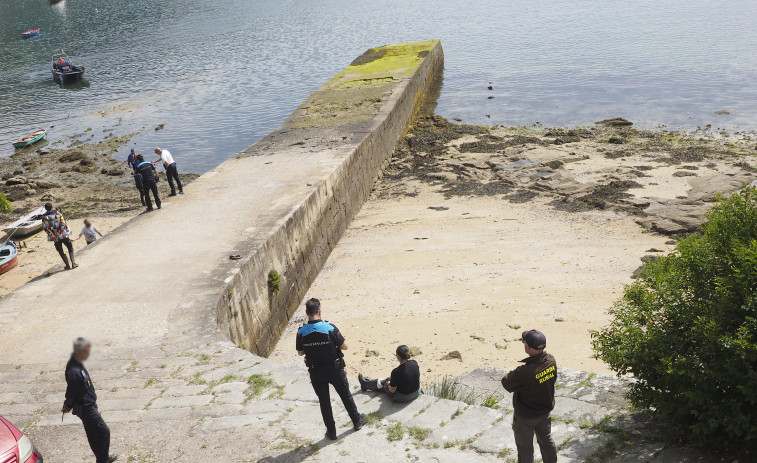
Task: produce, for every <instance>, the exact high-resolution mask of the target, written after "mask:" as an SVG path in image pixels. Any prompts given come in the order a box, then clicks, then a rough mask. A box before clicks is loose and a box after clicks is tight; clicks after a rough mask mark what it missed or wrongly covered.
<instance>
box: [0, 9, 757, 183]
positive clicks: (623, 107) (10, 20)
mask: <svg viewBox="0 0 757 463" xmlns="http://www.w3.org/2000/svg"><path fill="white" fill-rule="evenodd" d="M755 18H757V2H755V1H754V0H724V1H721V2H712V1H709V0H686V1H679V0H669V1H663V2H660V1H658V0H632V1H623V2H620V1H617V2H615V1H606V0H602V1H600V0H570V1H568V0H553V1H545V2H534V1H532V0H478V1H476V2H463V1H450V0H413V1H409V0H375V1H370V2H369V1H361V0H357V1H355V0H351V1H348V0H315V1H313V0H226V1H223V2H218V1H208V0H129V1H125V0H64V1H62V2H60V3H58V4H55V5H50V4H49V3H48V2H47V1H46V0H0V155H7V154H9V153H10V152H11V150H12V148H11V145H10V142H11V141H12V140H13V139H15V138H16V137H18V136H19V135H22V134H24V133H27V132H30V131H32V130H34V129H36V128H38V127H49V126H51V125H54V126H55V127H54V128H51V129H50V135H49V136H50V139H51V140H52V141H55V140H68V139H69V137H70V136H71V135H73V134H76V133H80V132H82V131H84V130H86V129H87V128H89V127H91V128H92V129H93V130H92V131H91V132H89V133H90V134H93V135H95V138H96V139H97V138H100V137H102V136H103V135H104V133H103V130H106V131H111V130H112V131H113V132H114V133H116V134H124V133H130V132H132V131H135V130H138V129H140V128H142V127H146V128H147V129H146V130H145V131H144V132H143V133H142V134H140V135H138V136H137V137H135V138H134V139H133V140H132V142H133V144H134V145H135V146H136V147H137V148H138V149H139V150H140V151H149V150H150V149H151V148H152V147H154V146H156V145H160V146H164V147H167V148H169V149H170V150H171V151H172V153H173V154H174V156H175V157H176V158H177V160H178V162H179V165H180V170H184V171H188V170H191V171H194V172H204V171H206V170H208V169H210V168H212V167H213V166H215V165H217V164H218V163H220V162H221V161H223V160H225V159H227V158H228V157H230V156H232V155H234V154H235V153H237V152H239V151H240V150H242V149H243V148H245V147H247V146H248V145H250V144H251V143H253V142H254V141H255V140H257V139H259V138H261V137H262V136H264V135H266V134H267V133H268V132H270V131H271V130H273V129H275V128H276V127H277V126H278V125H279V124H280V123H281V122H282V121H283V120H284V119H285V118H286V116H288V115H289V114H290V113H291V111H292V110H293V109H294V108H295V107H296V106H297V105H298V104H299V103H300V102H301V101H302V100H303V99H305V98H306V97H307V95H308V94H310V93H311V92H312V91H314V90H316V89H317V88H318V87H320V86H321V85H322V84H323V83H324V82H326V81H327V80H328V79H329V78H330V77H331V76H332V75H333V74H335V73H336V72H338V71H339V70H340V69H342V68H343V67H344V66H345V65H347V64H348V63H349V62H350V61H351V60H352V59H353V58H354V57H356V56H358V55H359V54H360V53H362V52H363V51H364V50H365V49H366V48H369V47H372V46H377V45H383V44H387V43H397V42H407V41H416V40H426V39H429V38H439V39H441V40H442V44H443V46H444V50H445V56H446V65H445V66H446V67H445V72H444V86H443V89H442V93H441V96H440V99H439V102H438V107H437V113H439V114H442V115H444V116H447V117H461V118H463V119H464V120H465V121H466V122H471V123H492V124H507V125H519V124H531V123H535V122H541V123H542V124H545V125H568V126H572V125H585V124H590V123H592V122H593V121H595V120H599V119H603V118H607V117H615V116H622V117H626V118H628V119H631V120H633V121H634V122H636V123H637V125H640V126H643V127H655V126H657V125H660V124H664V125H667V126H668V127H672V128H684V129H694V128H696V127H697V126H701V125H705V124H713V125H714V126H715V127H722V128H725V129H728V130H739V129H746V130H753V129H755V128H756V127H757V104H756V103H757V53H756V52H755V50H757V27H755V25H754V20H755ZM32 27H41V28H42V34H41V36H40V37H38V38H34V39H26V40H22V39H21V32H22V31H24V30H26V29H29V28H32ZM59 48H63V49H65V50H66V52H67V53H69V55H70V56H71V57H72V59H73V60H74V61H75V62H84V63H86V65H87V72H86V80H87V83H86V85H84V86H82V87H79V88H73V89H60V88H58V87H57V86H56V85H55V84H54V83H53V81H52V78H51V74H50V55H51V53H52V52H53V51H54V50H55V49H59ZM489 82H491V85H492V86H493V87H494V90H493V91H489V90H487V86H488V85H489ZM488 96H494V97H495V98H494V99H487V97H488ZM116 106H120V107H121V109H123V110H122V111H118V112H113V113H109V114H106V115H105V116H102V115H98V111H102V110H105V109H109V108H113V107H116ZM720 109H727V110H729V111H731V112H732V114H731V115H729V116H716V115H715V114H714V112H715V111H716V110H720ZM487 115H489V117H487ZM160 123H164V124H165V129H164V130H162V131H160V132H155V131H154V130H153V128H154V127H155V126H156V125H157V124H160ZM124 151H126V150H124ZM125 155H126V153H125V152H124V153H122V154H120V156H123V157H125Z"/></svg>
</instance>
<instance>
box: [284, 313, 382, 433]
mask: <svg viewBox="0 0 757 463" xmlns="http://www.w3.org/2000/svg"><path fill="white" fill-rule="evenodd" d="M305 313H306V314H307V316H308V322H307V323H306V324H305V325H303V326H302V327H301V328H300V329H299V330H298V331H297V353H298V354H299V355H304V356H305V365H307V367H308V371H309V372H310V382H311V384H312V385H313V390H314V391H315V395H316V396H318V402H319V403H320V404H321V416H322V417H323V422H324V424H325V425H326V437H328V438H329V439H331V440H336V423H335V422H334V412H333V410H332V409H331V396H330V393H329V384H330V385H332V386H334V389H335V390H336V392H337V394H339V397H340V398H341V399H342V403H343V404H344V408H346V409H347V413H348V414H349V415H350V419H351V420H352V425H353V427H354V429H355V431H359V430H360V428H362V427H363V425H364V424H365V423H366V421H367V419H366V417H365V415H363V414H361V413H359V412H358V411H357V405H355V401H354V400H353V398H352V393H351V392H350V385H349V383H348V382H347V374H346V373H345V372H344V354H343V353H342V351H344V350H347V343H346V342H345V341H344V336H342V333H340V332H339V329H338V328H337V327H336V326H334V325H332V324H331V323H329V322H326V321H323V320H321V302H320V301H319V300H318V299H310V300H309V301H307V303H305Z"/></svg>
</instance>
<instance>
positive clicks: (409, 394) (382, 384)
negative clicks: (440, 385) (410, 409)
mask: <svg viewBox="0 0 757 463" xmlns="http://www.w3.org/2000/svg"><path fill="white" fill-rule="evenodd" d="M395 356H396V357H397V361H398V362H400V365H399V366H398V367H397V368H395V369H394V370H392V374H391V375H389V378H386V379H381V378H379V379H371V378H365V377H363V375H362V374H360V375H358V377H357V379H358V381H360V389H362V390H363V391H381V392H385V393H387V394H389V395H390V396H391V397H392V400H393V401H395V402H400V403H405V402H411V401H413V400H415V399H417V398H418V396H420V395H421V371H420V368H419V367H418V362H416V361H415V360H411V359H410V357H412V355H411V354H410V348H409V347H407V346H405V345H402V346H399V347H397V351H396V352H395Z"/></svg>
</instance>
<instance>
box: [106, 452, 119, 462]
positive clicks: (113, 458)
mask: <svg viewBox="0 0 757 463" xmlns="http://www.w3.org/2000/svg"><path fill="white" fill-rule="evenodd" d="M116 460H118V455H115V454H111V455H109V456H108V463H113V462H114V461H116Z"/></svg>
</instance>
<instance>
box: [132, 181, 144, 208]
mask: <svg viewBox="0 0 757 463" xmlns="http://www.w3.org/2000/svg"><path fill="white" fill-rule="evenodd" d="M134 185H136V186H137V190H139V200H140V201H141V202H142V205H143V206H146V205H147V204H146V203H145V187H144V185H143V184H142V176H141V175H139V174H136V175H135V176H134Z"/></svg>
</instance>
